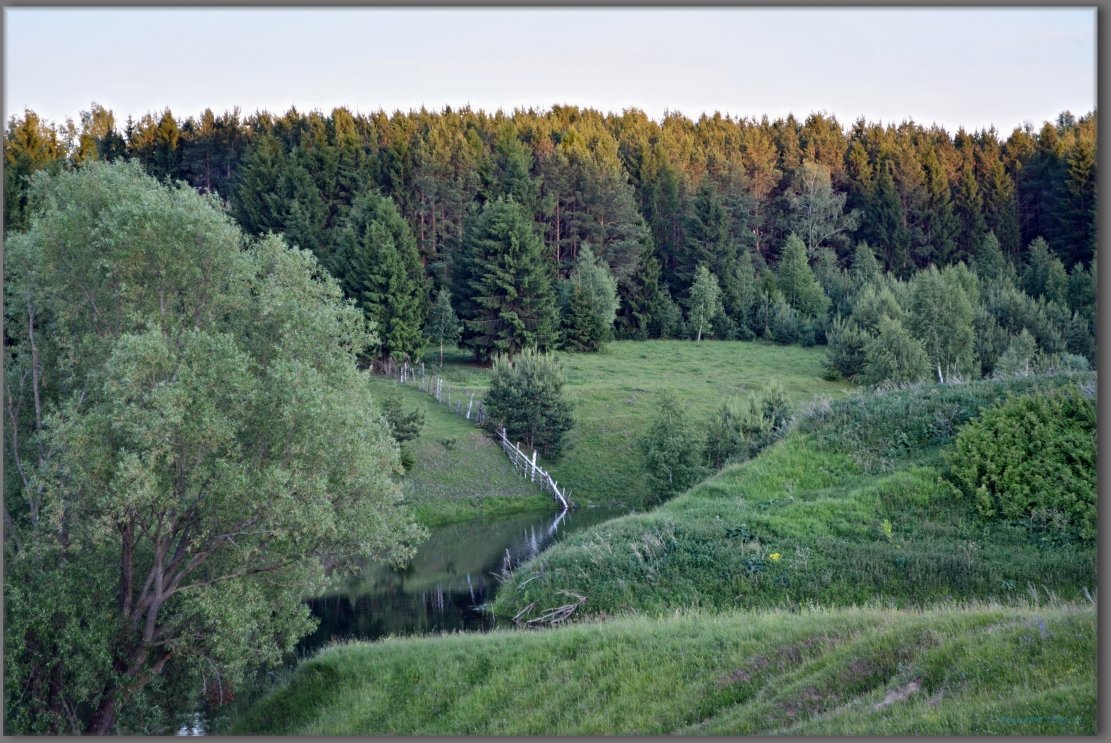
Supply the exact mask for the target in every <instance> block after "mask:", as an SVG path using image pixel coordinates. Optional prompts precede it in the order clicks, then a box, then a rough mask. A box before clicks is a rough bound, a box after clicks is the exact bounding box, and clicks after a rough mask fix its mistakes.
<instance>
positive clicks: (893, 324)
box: [861, 317, 930, 384]
mask: <svg viewBox="0 0 1111 743" xmlns="http://www.w3.org/2000/svg"><path fill="white" fill-rule="evenodd" d="M864 356H865V359H866V361H865V363H864V369H863V372H862V373H861V377H862V379H863V380H864V382H865V383H866V384H879V383H880V382H920V381H922V380H923V379H927V378H929V376H930V360H929V357H927V356H926V351H925V349H924V348H922V344H921V343H920V342H919V341H918V339H917V338H914V337H913V336H912V335H911V334H910V333H909V332H907V330H906V329H905V328H904V327H903V325H902V323H900V322H899V321H898V320H892V319H889V318H887V317H883V318H880V322H879V333H878V334H877V335H876V336H875V337H874V338H869V339H868V341H867V342H866V343H865V344H864Z"/></svg>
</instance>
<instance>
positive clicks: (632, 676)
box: [231, 605, 1096, 735]
mask: <svg viewBox="0 0 1111 743" xmlns="http://www.w3.org/2000/svg"><path fill="white" fill-rule="evenodd" d="M1095 636H1096V635H1095V610H1094V608H1093V607H1091V606H1090V605H1088V606H1084V607H1075V606H1063V605H1056V606H1052V607H1044V606H1043V607H1033V606H1029V607H1025V608H1020V609H1015V608H1006V609H1005V608H1001V607H998V606H990V605H987V606H976V607H955V606H950V607H945V608H935V609H931V610H930V611H926V612H921V613H917V612H895V611H890V610H885V609H878V608H865V609H841V610H828V609H820V610H808V611H803V612H799V613H788V612H767V613H762V612H755V613H752V612H745V613H727V614H722V615H707V614H703V613H684V614H680V615H673V616H670V617H668V618H665V619H661V620H649V619H646V618H643V617H640V618H624V619H616V620H612V621H609V622H604V623H593V622H592V623H586V624H581V625H577V626H572V627H567V628H563V629H559V630H553V631H548V632H522V631H499V632H494V633H491V634H488V635H481V636H475V635H468V636H462V635H448V636H443V637H439V638H424V639H393V640H386V641H381V642H377V643H373V644H365V643H363V644H359V643H357V644H352V645H345V646H336V647H332V648H330V649H328V650H325V651H323V652H321V653H320V654H319V655H317V656H316V657H314V658H312V659H311V660H309V661H307V662H305V663H303V664H302V665H301V666H300V667H299V668H298V670H297V671H296V673H295V675H294V677H293V678H292V680H291V681H290V682H289V683H288V684H287V685H284V686H282V687H280V688H279V689H277V690H276V691H275V692H274V693H272V694H270V695H269V696H268V697H266V698H265V699H263V700H262V701H261V703H259V704H257V705H255V706H254V707H253V708H252V709H250V710H249V711H248V712H247V713H246V714H244V715H243V716H241V717H240V718H239V719H238V720H236V721H235V724H234V726H233V728H232V730H231V732H233V733H251V734H271V735H380V734H390V735H443V734H456V735H464V734H467V735H540V734H551V735H602V734H621V735H627V734H644V735H661V734H670V733H681V734H692V733H696V734H697V733H701V734H713V735H739V734H778V733H837V734H892V733H927V734H950V735H951V734H1092V733H1094V732H1095V726H1096V695H1095V677H1096V665H1095V663H1096V661H1095Z"/></svg>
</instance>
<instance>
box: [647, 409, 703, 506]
mask: <svg viewBox="0 0 1111 743" xmlns="http://www.w3.org/2000/svg"><path fill="white" fill-rule="evenodd" d="M702 444H703V442H702V438H701V436H700V435H699V433H698V431H697V430H696V429H695V427H694V424H693V423H692V422H691V420H690V418H689V417H688V416H687V414H686V413H684V412H683V409H682V408H681V407H680V406H679V400H678V398H677V397H676V396H675V393H673V392H671V391H670V390H665V391H664V392H662V393H661V394H660V396H659V400H658V402H657V405H656V409H655V413H654V415H653V417H652V421H651V423H650V424H649V426H648V430H647V431H646V432H645V434H644V436H643V437H642V438H641V440H640V450H641V454H642V455H643V457H644V465H645V471H646V473H647V475H648V480H649V486H650V487H651V488H652V490H653V491H654V492H655V494H656V496H655V497H656V500H657V501H664V500H667V499H668V498H670V497H671V496H673V495H675V494H676V493H681V492H683V491H684V490H686V489H687V488H689V487H690V486H691V485H694V484H695V483H696V482H698V481H699V480H700V479H702V477H703V475H704V474H705V470H704V469H703V467H702V463H701V461H700V456H699V455H700V454H701V451H702Z"/></svg>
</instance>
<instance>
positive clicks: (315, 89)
mask: <svg viewBox="0 0 1111 743" xmlns="http://www.w3.org/2000/svg"><path fill="white" fill-rule="evenodd" d="M4 15H5V38H4V55H5V56H4V63H5V64H4V78H5V79H4V83H5V85H4V91H5V94H4V104H5V115H6V116H7V117H10V116H11V115H12V114H13V113H20V112H22V110H23V109H24V108H30V109H32V110H34V111H36V112H37V113H38V114H39V115H40V116H42V117H43V118H46V119H47V120H50V121H53V122H56V123H60V122H62V121H64V120H65V119H66V118H73V119H75V120H77V119H78V115H79V112H80V111H81V110H83V109H88V108H89V104H90V103H91V102H92V101H96V102H97V103H99V104H101V105H103V106H105V107H106V108H109V109H112V110H113V111H114V112H115V114H116V120H117V122H120V123H121V126H122V122H123V121H124V120H126V118H127V116H128V114H131V115H133V116H135V117H136V118H138V117H139V116H141V115H142V114H144V113H147V112H161V110H162V109H163V108H165V107H166V106H169V107H170V108H171V109H172V110H173V112H174V114H175V116H177V117H178V118H179V119H181V118H185V117H187V116H190V115H197V114H199V113H200V112H201V111H203V110H204V109H205V108H206V107H208V108H212V109H213V111H215V112H217V113H220V112H222V111H224V110H226V109H230V108H232V107H234V106H238V107H239V108H240V109H241V110H242V111H243V113H244V114H250V113H252V112H254V111H255V110H263V109H265V110H269V111H271V112H272V113H277V114H280V113H282V112H284V111H286V110H287V109H288V108H289V107H290V105H296V106H297V108H298V109H299V110H302V111H307V110H311V109H320V110H322V111H324V112H329V111H331V110H332V108H334V107H336V106H340V105H345V106H347V107H348V108H351V109H352V110H355V111H361V112H363V113H368V112H371V111H377V110H379V109H384V110H386V111H388V112H392V111H394V110H396V109H401V110H409V109H414V108H420V107H421V106H422V105H423V106H425V107H427V108H429V109H430V110H439V109H441V108H442V107H443V106H445V105H450V106H453V107H458V106H461V105H466V104H469V105H470V106H471V107H472V108H475V109H479V108H481V109H485V110H487V111H494V110H496V109H498V108H501V109H504V110H507V111H509V110H512V109H514V108H518V107H525V108H527V107H530V106H531V107H534V108H538V109H544V108H548V107H549V106H551V105H552V104H558V103H567V104H575V105H579V106H588V107H593V108H597V109H600V110H603V111H618V112H619V111H621V110H623V109H625V108H629V107H635V108H639V109H642V110H643V111H645V112H646V113H647V114H648V115H649V116H651V117H653V118H657V119H658V118H659V117H660V116H661V115H662V114H663V112H664V111H665V110H671V111H680V112H682V113H683V114H685V115H686V116H688V117H690V118H697V117H698V116H699V115H700V114H701V113H703V112H713V111H715V110H717V111H720V112H722V113H723V114H729V115H733V116H745V117H751V116H760V115H763V114H767V115H768V116H769V117H771V118H776V117H779V116H785V115H786V114H788V113H794V114H795V115H796V116H797V117H799V118H800V119H804V118H805V117H806V115H808V114H809V113H812V112H815V111H823V112H826V113H830V114H833V115H835V116H836V117H837V119H838V121H839V122H840V123H841V125H842V126H843V127H848V126H849V125H851V124H852V122H853V121H854V120H856V119H857V118H859V117H860V116H864V117H865V118H866V119H867V120H868V121H872V122H875V121H880V122H884V123H898V122H900V121H902V120H904V119H906V118H911V119H913V120H914V121H916V122H918V123H920V124H923V125H927V126H928V125H929V124H931V123H938V124H941V125H942V126H945V127H946V128H948V129H949V130H950V131H954V130H955V129H956V128H957V127H958V126H964V127H965V128H966V129H969V130H978V129H981V128H986V127H988V126H991V125H993V124H994V125H995V126H996V127H997V128H998V129H999V131H1000V133H1001V134H1003V135H1004V136H1005V135H1006V134H1008V133H1009V132H1010V131H1011V130H1012V129H1013V128H1014V127H1015V126H1019V125H1021V124H1022V123H1023V122H1024V121H1030V122H1033V123H1034V124H1035V125H1036V126H1037V125H1040V124H1041V122H1043V121H1045V120H1054V119H1056V117H1057V114H1059V113H1060V112H1062V111H1064V110H1071V111H1072V112H1073V113H1074V114H1077V115H1080V114H1082V113H1085V112H1087V111H1090V110H1092V109H1093V108H1094V107H1095V102H1096V93H1095V89H1096V62H1095V60H1096V56H1095V55H1096V51H1095V18H1096V16H1095V10H1094V9H1076V8H1061V9H1058V8H1052V9H1048V8H1047V9H1033V8H1000V9H987V8H980V9H962V8H919V9H898V10H895V9H884V10H872V9H865V8H854V9H828V10H827V9H820V10H819V9H809V8H806V9H804V8H799V9H775V10H773V9H762V8H761V9H757V8H721V9H719V8H691V9H647V8H628V9H613V8H610V9H602V8H555V9H553V8H549V9H540V8H533V9H501V8H482V9H445V8H424V9H397V8H351V9H307V8H305V9H220V8H210V9H131V8H109V9H74V8H6V9H5V10H4Z"/></svg>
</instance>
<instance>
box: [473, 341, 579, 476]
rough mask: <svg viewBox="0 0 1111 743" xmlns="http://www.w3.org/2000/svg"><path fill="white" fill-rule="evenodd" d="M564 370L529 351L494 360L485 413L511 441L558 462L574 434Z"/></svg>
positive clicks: (550, 359)
mask: <svg viewBox="0 0 1111 743" xmlns="http://www.w3.org/2000/svg"><path fill="white" fill-rule="evenodd" d="M565 381H566V380H565V376H564V373H563V367H562V366H560V364H559V361H558V360H557V359H556V358H555V357H554V356H552V355H551V354H548V353H540V352H539V351H537V350H536V349H534V348H526V349H525V350H524V351H522V352H521V353H520V355H518V356H517V358H516V359H510V358H509V357H507V356H503V355H501V354H499V355H498V356H496V357H495V358H494V367H493V374H492V377H491V380H490V389H489V391H488V392H487V393H486V398H485V404H486V410H487V412H488V413H489V414H490V418H488V419H487V420H489V421H490V422H491V423H492V424H494V425H500V426H504V427H505V430H506V433H507V435H508V436H509V437H510V438H511V439H515V440H520V441H524V442H526V443H527V444H528V445H529V446H530V447H533V448H535V449H538V450H539V451H540V452H541V453H542V454H543V455H544V456H546V457H553V458H558V457H559V455H560V453H561V452H562V451H563V444H564V436H565V435H566V433H567V432H568V431H569V430H571V426H572V425H573V421H572V419H571V403H570V402H568V401H567V400H565V399H564V397H563V384H564V382H565Z"/></svg>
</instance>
